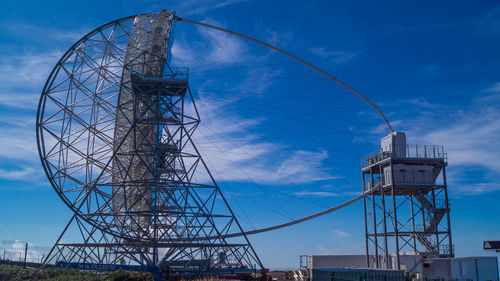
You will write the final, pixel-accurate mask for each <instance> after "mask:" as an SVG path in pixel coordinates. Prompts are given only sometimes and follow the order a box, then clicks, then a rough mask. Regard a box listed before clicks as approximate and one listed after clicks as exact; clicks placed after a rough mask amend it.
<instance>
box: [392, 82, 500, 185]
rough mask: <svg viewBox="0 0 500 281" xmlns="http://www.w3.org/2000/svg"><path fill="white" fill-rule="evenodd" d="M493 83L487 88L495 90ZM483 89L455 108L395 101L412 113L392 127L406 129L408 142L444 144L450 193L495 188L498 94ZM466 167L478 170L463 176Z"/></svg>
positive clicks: (499, 163)
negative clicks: (459, 107) (411, 108)
mask: <svg viewBox="0 0 500 281" xmlns="http://www.w3.org/2000/svg"><path fill="white" fill-rule="evenodd" d="M497 85H498V84H494V85H492V86H491V87H489V88H488V89H495V88H496V87H497ZM487 92H488V93H487V94H486V95H478V96H477V97H476V98H475V99H473V100H472V101H471V102H470V104H469V106H467V107H464V108H461V109H458V110H457V109H455V108H454V107H453V106H450V105H442V104H433V103H430V102H428V101H426V100H424V99H418V100H400V101H399V102H400V104H399V106H398V108H400V107H401V105H402V104H405V105H408V104H412V106H413V110H412V114H411V115H406V116H402V117H401V118H399V119H398V120H397V123H398V124H399V125H398V126H396V127H397V128H398V129H400V130H403V131H406V132H407V137H408V140H407V142H408V143H415V144H440V145H444V148H445V150H446V152H447V153H448V162H449V165H450V167H449V170H450V171H451V172H450V173H449V175H448V182H449V183H450V191H451V192H452V193H454V194H483V193H487V192H492V191H496V190H499V188H497V186H499V185H500V181H499V180H498V178H499V177H500V153H499V152H498V140H499V139H500V109H499V108H500V107H499V105H500V104H499V103H500V93H498V92H495V91H492V90H488V91H487ZM485 97H487V99H485ZM394 106H395V104H394ZM413 112H415V113H414V114H413ZM399 116H401V115H399ZM470 169H475V170H478V172H475V173H474V176H472V177H471V176H465V174H466V171H468V170H470ZM479 171H482V172H479Z"/></svg>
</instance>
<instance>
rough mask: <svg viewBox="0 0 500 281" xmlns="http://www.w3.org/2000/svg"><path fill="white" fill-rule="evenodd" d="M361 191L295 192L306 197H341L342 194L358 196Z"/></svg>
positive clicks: (296, 194)
mask: <svg viewBox="0 0 500 281" xmlns="http://www.w3.org/2000/svg"><path fill="white" fill-rule="evenodd" d="M359 194H360V192H353V191H348V192H330V191H299V192H294V193H293V195H295V196H304V197H341V196H356V195H359Z"/></svg>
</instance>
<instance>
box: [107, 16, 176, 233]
mask: <svg viewBox="0 0 500 281" xmlns="http://www.w3.org/2000/svg"><path fill="white" fill-rule="evenodd" d="M172 21H173V14H172V13H167V12H165V11H162V12H160V13H156V14H150V15H139V16H137V17H136V18H135V21H134V25H133V28H132V31H131V34H130V38H129V42H128V46H127V53H126V57H125V65H124V69H123V74H122V87H121V89H120V97H119V101H118V103H119V108H120V110H118V111H117V113H116V122H115V142H114V150H115V151H116V155H117V156H116V157H115V158H114V159H113V169H112V178H113V179H112V182H113V194H114V197H113V212H114V214H115V224H116V225H117V226H130V225H133V226H134V227H137V225H139V226H140V225H147V224H148V223H147V221H148V220H149V219H150V216H149V215H148V211H149V210H150V208H151V203H152V194H151V186H149V185H150V182H151V177H152V171H150V170H148V167H152V163H153V157H154V153H153V151H152V150H151V148H152V147H153V145H154V143H155V139H156V138H157V137H158V126H157V124H155V123H149V124H148V123H145V124H140V125H137V126H133V124H134V123H135V122H139V121H140V120H141V119H145V118H147V116H151V115H153V114H154V112H155V111H156V110H155V108H154V106H155V104H154V103H153V104H145V103H144V100H142V101H141V100H139V99H137V97H135V96H134V91H133V87H132V82H131V77H132V75H137V74H140V75H145V76H148V77H151V76H156V77H160V76H162V74H163V68H164V65H165V62H166V60H167V56H168V52H167V51H168V41H169V37H170V30H171V27H172ZM131 127H134V130H131ZM125 212H128V213H131V212H137V213H138V215H137V216H132V217H130V216H128V218H129V219H131V220H135V222H132V221H128V220H127V221H126V219H124V217H125V216H123V217H121V216H120V214H123V213H125ZM139 214H141V215H139Z"/></svg>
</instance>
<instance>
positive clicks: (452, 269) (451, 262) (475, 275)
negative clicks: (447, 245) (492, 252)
mask: <svg viewBox="0 0 500 281" xmlns="http://www.w3.org/2000/svg"><path fill="white" fill-rule="evenodd" d="M424 264H426V265H424V266H423V268H422V276H423V277H424V278H428V279H439V278H441V279H444V280H457V281H469V280H473V281H487V280H490V281H499V278H498V261H497V258H496V257H465V258H435V259H428V260H426V261H425V262H424Z"/></svg>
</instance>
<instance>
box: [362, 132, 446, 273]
mask: <svg viewBox="0 0 500 281" xmlns="http://www.w3.org/2000/svg"><path fill="white" fill-rule="evenodd" d="M446 165H447V156H446V153H444V149H443V147H442V146H438V145H408V144H406V135H405V134H404V133H401V132H394V133H392V134H390V135H388V136H386V137H385V138H383V139H382V141H381V148H380V151H378V152H377V153H374V154H372V155H370V156H367V157H365V158H364V159H363V167H362V172H361V174H362V180H363V191H364V192H366V191H369V190H372V189H375V191H374V192H373V193H372V194H371V195H369V196H368V197H366V198H364V199H363V204H364V218H365V232H366V235H365V237H366V254H367V264H368V265H369V266H370V267H375V268H394V269H399V268H400V264H401V262H400V255H401V254H402V253H403V252H412V253H414V254H420V255H422V256H423V257H453V255H454V253H453V246H452V245H453V244H452V240H451V227H450V204H449V200H448V190H447V186H446V170H445V167H446Z"/></svg>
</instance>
